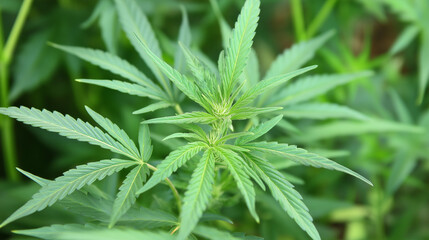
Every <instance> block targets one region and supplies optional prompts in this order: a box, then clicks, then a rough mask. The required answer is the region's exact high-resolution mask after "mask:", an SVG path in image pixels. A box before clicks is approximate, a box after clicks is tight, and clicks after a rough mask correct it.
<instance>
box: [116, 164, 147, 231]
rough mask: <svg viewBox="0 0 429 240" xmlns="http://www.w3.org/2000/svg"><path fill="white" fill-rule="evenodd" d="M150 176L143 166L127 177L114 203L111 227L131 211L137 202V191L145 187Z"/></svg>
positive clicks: (144, 165) (132, 171)
mask: <svg viewBox="0 0 429 240" xmlns="http://www.w3.org/2000/svg"><path fill="white" fill-rule="evenodd" d="M148 174H149V169H148V168H147V166H146V164H141V165H139V166H137V167H135V168H134V169H133V170H131V171H130V173H128V175H127V176H126V177H125V180H124V182H123V183H122V185H121V187H119V192H118V195H117V197H116V199H115V202H114V203H113V211H112V215H111V217H110V223H109V227H113V225H115V223H116V222H117V221H118V220H119V218H120V217H121V216H122V215H123V214H124V213H126V212H127V211H128V209H130V207H131V206H132V205H133V204H134V203H135V202H136V199H137V194H136V192H137V190H139V189H140V188H142V187H143V182H145V181H146V177H147V175H148Z"/></svg>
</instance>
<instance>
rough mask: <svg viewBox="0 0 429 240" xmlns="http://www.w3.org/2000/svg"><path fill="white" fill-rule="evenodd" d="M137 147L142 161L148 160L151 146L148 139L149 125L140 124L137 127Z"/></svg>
mask: <svg viewBox="0 0 429 240" xmlns="http://www.w3.org/2000/svg"><path fill="white" fill-rule="evenodd" d="M139 148H140V155H141V156H142V157H143V162H147V161H149V158H150V157H151V156H152V151H153V146H152V142H151V139H150V131H149V126H148V125H147V124H141V125H140V129H139Z"/></svg>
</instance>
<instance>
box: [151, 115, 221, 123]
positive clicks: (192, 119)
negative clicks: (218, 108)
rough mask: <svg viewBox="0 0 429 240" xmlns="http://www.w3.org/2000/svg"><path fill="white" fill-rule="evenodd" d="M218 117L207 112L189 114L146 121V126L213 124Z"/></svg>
mask: <svg viewBox="0 0 429 240" xmlns="http://www.w3.org/2000/svg"><path fill="white" fill-rule="evenodd" d="M216 120H217V119H216V117H214V116H213V115H210V114H208V113H206V112H189V113H184V114H180V115H177V116H169V117H160V118H153V119H150V120H146V121H144V123H146V124H154V123H171V124H186V123H212V122H214V121H216Z"/></svg>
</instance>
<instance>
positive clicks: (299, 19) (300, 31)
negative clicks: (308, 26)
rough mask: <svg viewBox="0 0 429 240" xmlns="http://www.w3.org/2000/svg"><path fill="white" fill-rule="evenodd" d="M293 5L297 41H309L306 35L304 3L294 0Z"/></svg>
mask: <svg viewBox="0 0 429 240" xmlns="http://www.w3.org/2000/svg"><path fill="white" fill-rule="evenodd" d="M291 4H292V17H293V24H294V28H295V34H296V37H297V41H298V42H301V41H304V40H306V39H307V37H306V35H305V26H304V25H305V24H304V16H303V14H302V3H301V0H292V1H291Z"/></svg>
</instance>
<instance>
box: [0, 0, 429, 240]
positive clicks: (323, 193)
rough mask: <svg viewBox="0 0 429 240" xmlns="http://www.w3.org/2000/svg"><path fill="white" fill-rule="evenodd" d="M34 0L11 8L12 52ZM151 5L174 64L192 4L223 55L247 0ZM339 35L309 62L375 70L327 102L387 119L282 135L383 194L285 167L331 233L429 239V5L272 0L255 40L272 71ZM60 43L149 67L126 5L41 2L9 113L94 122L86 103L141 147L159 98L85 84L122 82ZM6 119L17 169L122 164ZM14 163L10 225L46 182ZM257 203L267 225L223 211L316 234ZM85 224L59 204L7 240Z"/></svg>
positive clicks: (1, 25) (231, 208)
mask: <svg viewBox="0 0 429 240" xmlns="http://www.w3.org/2000/svg"><path fill="white" fill-rule="evenodd" d="M23 2H24V1H19V0H0V14H1V18H0V42H1V43H2V44H0V45H1V46H2V49H3V46H4V45H5V44H6V43H7V40H8V36H10V32H11V29H12V27H13V25H14V23H15V20H16V18H17V15H18V12H19V10H20V7H21V5H22V4H23ZM138 2H139V4H140V6H141V8H142V10H143V11H144V12H145V13H146V14H147V16H148V17H149V20H150V22H151V24H152V26H153V28H154V30H155V33H156V35H157V37H158V39H159V40H160V43H161V48H162V49H163V51H164V56H163V57H164V59H165V60H166V61H167V62H168V61H169V62H172V61H173V60H172V56H174V52H175V48H176V41H177V34H178V31H179V27H180V22H181V19H182V13H181V7H182V6H183V7H184V8H185V9H186V11H187V13H188V16H189V20H190V25H191V29H192V47H194V48H197V49H200V50H201V51H202V52H204V53H205V54H206V55H207V56H208V57H209V58H210V59H212V60H213V61H215V60H216V59H217V55H218V53H219V51H220V50H221V49H222V35H221V31H220V28H219V22H218V18H219V15H217V14H216V13H218V14H219V13H221V14H222V15H223V17H224V18H225V20H226V22H227V23H229V25H230V26H232V24H233V23H234V21H235V19H236V16H237V14H238V12H239V10H240V8H241V6H242V4H243V2H244V1H242V0H213V1H208V0H207V1H205V0H204V1H201V0H183V1H175V0H156V1H154V0H153V1H152V0H144V1H138ZM217 11H218V12H217ZM331 30H334V31H335V35H334V36H333V37H331V38H330V39H329V40H327V42H326V43H325V44H324V45H323V46H322V47H321V48H320V49H319V50H318V51H317V53H316V55H315V56H314V58H313V59H312V60H311V61H310V62H309V63H308V64H307V65H312V64H317V65H318V68H317V69H316V70H315V72H316V73H326V74H333V73H352V72H358V71H362V70H371V71H373V75H372V76H370V77H366V78H362V79H359V80H356V81H353V82H351V83H348V84H346V85H344V86H339V87H337V88H335V89H334V90H332V91H330V92H328V93H327V94H326V95H323V96H321V97H319V98H318V99H317V101H318V102H330V103H337V104H342V105H347V106H349V107H351V108H353V109H355V110H358V111H359V112H361V113H363V114H365V115H367V116H370V117H372V118H376V119H380V121H378V122H362V121H355V120H347V119H335V120H331V119H322V120H317V119H316V120H301V119H295V118H290V119H287V120H288V123H290V126H289V125H288V126H284V127H279V128H276V129H275V130H274V132H272V133H271V136H270V137H271V138H273V139H277V140H279V141H283V142H286V143H290V144H297V145H298V146H302V147H305V148H308V149H310V150H313V151H314V152H318V153H320V154H322V155H324V156H326V157H330V158H332V159H333V160H335V161H337V162H339V163H341V164H344V165H346V166H347V167H349V168H351V169H353V170H355V171H357V172H359V173H362V174H363V175H364V176H366V177H368V178H369V179H370V180H371V181H372V182H373V183H374V187H372V188H370V187H368V186H366V185H364V184H363V183H362V182H359V181H357V180H355V179H352V178H351V177H349V176H345V174H343V173H337V172H332V171H327V170H321V169H314V168H304V167H298V166H282V165H281V164H282V163H281V160H279V162H278V165H276V166H277V167H278V168H279V169H281V170H283V171H284V172H285V174H287V175H288V176H289V177H290V178H291V179H293V181H294V183H295V184H296V185H297V189H298V190H299V191H300V192H301V193H303V196H304V200H305V202H306V204H307V205H308V206H309V208H310V213H311V215H312V216H313V217H314V219H315V223H316V227H317V228H318V229H319V231H320V233H321V235H322V236H325V238H326V239H347V240H358V239H379V240H382V239H392V240H403V239H421V240H424V239H429V193H428V191H427V183H428V182H429V174H428V173H429V107H428V106H429V100H428V96H427V91H426V84H425V83H426V82H427V78H428V75H429V1H427V0H326V1H324V0H263V1H262V5H261V16H260V21H259V26H258V29H257V34H256V37H255V43H254V49H255V51H256V52H257V54H258V57H259V63H260V71H261V72H265V71H266V70H267V67H268V66H269V65H270V63H271V62H272V61H273V60H274V59H275V57H276V56H277V55H278V54H280V53H281V52H283V50H284V49H286V48H289V47H291V46H292V45H293V44H296V43H299V42H303V41H306V40H309V39H312V38H314V37H316V36H318V35H320V34H323V33H325V32H328V31H331ZM49 42H54V43H59V44H64V45H73V46H81V47H90V48H95V49H102V50H105V51H109V52H111V53H114V54H117V55H119V56H121V57H122V58H124V59H127V60H128V61H129V62H131V63H132V64H134V65H136V66H138V67H139V68H140V69H142V71H144V72H145V73H146V72H149V71H147V67H146V66H145V64H144V62H143V61H141V59H139V56H138V54H137V53H136V52H135V51H134V50H133V48H132V46H131V45H130V43H129V41H128V39H127V38H126V37H125V34H124V33H123V32H122V30H121V28H120V23H119V20H118V17H117V13H116V9H115V5H114V2H113V1H110V0H98V1H96V0H93V1H84V0H57V1H54V0H34V1H33V2H32V4H31V6H29V12H28V16H27V18H26V19H25V21H24V22H23V28H22V31H21V33H20V34H19V36H18V38H17V41H16V47H15V49H14V51H13V52H12V53H11V55H10V59H8V60H10V61H9V62H7V61H5V59H4V58H3V59H2V61H1V64H2V68H1V69H2V74H4V73H5V71H7V72H8V76H7V78H6V80H7V82H8V83H9V86H8V87H7V90H8V91H7V92H4V91H2V92H1V93H2V96H1V97H2V99H4V98H7V101H6V100H2V101H3V102H2V106H6V105H14V106H19V105H24V106H28V107H36V108H39V109H42V108H46V109H49V110H57V111H59V112H62V113H67V114H70V115H71V116H74V117H79V118H81V119H83V120H86V121H89V117H88V115H87V114H86V113H85V109H84V106H85V105H87V106H90V107H91V108H92V109H96V110H97V112H99V113H101V114H103V115H104V116H106V117H108V118H110V119H112V121H113V122H116V123H118V125H119V126H121V127H122V128H124V129H125V130H126V132H128V133H129V134H130V136H131V137H133V138H134V139H136V138H137V128H138V125H139V122H140V121H141V118H142V116H139V115H132V114H131V113H132V112H133V111H134V110H136V109H139V108H141V107H143V106H146V105H147V104H149V103H150V101H148V100H147V99H145V98H138V97H133V96H129V95H126V94H121V93H119V92H116V91H113V90H109V89H104V88H100V87H97V86H92V85H85V84H82V83H78V82H76V81H75V79H76V78H94V79H97V78H100V79H113V78H114V77H113V75H112V74H110V73H109V72H107V71H104V70H102V69H99V68H97V67H95V66H93V65H91V64H89V63H87V62H83V61H81V60H79V59H78V58H76V57H74V56H72V55H70V54H66V53H64V52H61V51H60V50H58V49H55V48H53V47H51V46H49V45H48V43H49ZM3 55H4V54H3ZM3 55H2V56H3ZM425 91H426V95H425V94H424V93H425ZM166 112H169V113H172V111H171V110H163V111H160V112H155V113H152V114H149V115H145V116H144V117H145V118H152V117H154V116H162V115H165V114H166ZM0 120H1V122H2V125H1V126H2V129H1V131H2V134H3V136H4V132H6V131H7V130H5V129H6V128H9V129H14V132H13V136H14V138H15V139H12V140H13V141H12V142H13V143H14V144H15V148H16V154H17V156H16V159H17V161H18V163H17V165H18V167H20V168H22V169H24V170H26V171H29V172H32V173H34V174H36V175H38V176H43V177H45V178H49V179H53V178H55V177H57V176H59V175H60V174H61V173H62V172H63V171H65V170H67V169H69V168H71V167H74V166H76V165H78V164H81V163H86V162H89V161H93V160H98V159H102V158H103V157H104V156H109V153H107V152H106V151H99V150H98V149H97V148H96V147H93V146H89V145H87V144H83V143H78V142H75V141H72V140H67V139H65V138H62V137H60V136H57V135H55V134H52V133H47V132H45V131H42V130H38V129H35V128H32V127H28V126H24V125H23V124H20V123H13V122H10V123H6V122H8V120H6V118H4V117H1V118H0ZM381 120H382V121H381ZM291 126H293V127H291ZM151 131H152V132H156V133H158V134H160V136H162V133H164V132H171V129H168V128H166V127H162V126H154V127H153V128H152V129H151ZM154 139H155V141H156V139H157V136H156V135H155V136H154ZM158 139H159V137H158ZM4 143H5V138H4V137H3V138H2V144H3V145H2V146H1V152H2V161H1V162H5V161H6V160H5V157H4V155H5V153H6V147H5V145H4ZM157 146H158V147H157ZM169 147H172V146H171V145H170V146H165V145H162V143H158V145H155V158H158V159H161V158H162V157H163V156H165V155H166V154H167V153H168V152H169V151H170V149H169ZM1 169H2V171H1V172H0V174H1V182H0V219H5V218H6V217H7V216H8V215H10V214H11V213H12V211H13V210H15V209H16V208H18V207H19V206H20V205H22V204H23V203H24V202H25V201H27V200H28V199H29V198H30V196H31V194H32V193H34V192H35V191H36V190H37V186H36V185H34V184H31V183H30V181H29V180H27V179H24V177H23V176H19V177H18V175H17V176H13V175H12V176H11V175H7V170H6V168H5V167H3V165H2V168H1ZM16 173H18V172H16ZM257 205H258V206H257V208H258V209H259V210H258V211H259V212H260V215H261V218H262V221H261V224H256V223H255V222H254V221H253V220H252V219H251V217H250V216H247V215H246V217H244V218H243V215H242V212H243V211H246V208H245V206H244V205H243V203H237V202H232V203H224V206H223V208H222V211H223V212H224V214H226V215H227V216H228V217H230V218H231V219H232V220H234V223H235V224H234V225H228V224H225V226H224V227H225V228H227V229H230V230H233V231H242V232H246V233H251V234H254V235H257V236H263V237H265V239H268V240H271V239H273V240H277V239H278V240H287V239H307V238H308V237H307V236H306V235H305V233H304V232H302V231H301V230H300V229H299V228H298V227H297V225H296V224H295V223H294V222H293V220H291V219H290V218H289V216H287V215H286V214H285V213H283V212H282V211H281V210H279V209H278V207H277V205H276V204H274V200H273V199H272V198H270V197H268V195H267V194H266V193H262V192H260V193H258V202H257ZM76 219H78V217H76V216H73V215H71V214H69V213H67V211H65V210H63V209H61V208H60V207H54V208H50V209H48V210H46V211H44V212H42V213H37V214H35V215H32V216H30V217H26V218H24V219H22V220H20V221H18V222H16V223H14V224H11V225H10V226H7V227H6V228H4V229H1V230H0V231H1V233H0V234H3V235H0V238H5V239H8V238H13V239H24V238H22V237H16V236H14V237H11V235H10V234H9V232H10V230H11V229H21V228H32V227H39V226H44V225H48V224H53V223H68V222H73V221H77V220H76Z"/></svg>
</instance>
